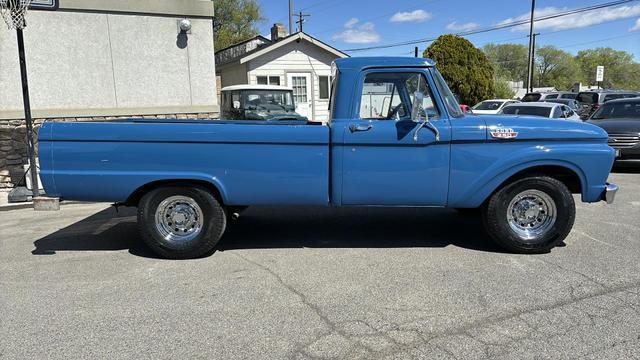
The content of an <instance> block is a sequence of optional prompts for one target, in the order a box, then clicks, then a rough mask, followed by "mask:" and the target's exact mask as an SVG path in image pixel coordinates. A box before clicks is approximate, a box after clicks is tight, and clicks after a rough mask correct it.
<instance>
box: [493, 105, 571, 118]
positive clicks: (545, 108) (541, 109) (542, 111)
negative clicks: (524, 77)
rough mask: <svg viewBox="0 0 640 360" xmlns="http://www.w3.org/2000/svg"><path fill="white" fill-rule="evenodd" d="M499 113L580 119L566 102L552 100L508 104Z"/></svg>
mask: <svg viewBox="0 0 640 360" xmlns="http://www.w3.org/2000/svg"><path fill="white" fill-rule="evenodd" d="M499 114H508V115H523V116H537V117H544V118H548V119H566V120H576V121H580V116H578V114H576V112H575V111H573V110H571V108H570V107H568V106H567V105H564V104H557V103H552V102H523V103H519V104H512V105H507V106H505V107H504V108H502V110H500V112H499Z"/></svg>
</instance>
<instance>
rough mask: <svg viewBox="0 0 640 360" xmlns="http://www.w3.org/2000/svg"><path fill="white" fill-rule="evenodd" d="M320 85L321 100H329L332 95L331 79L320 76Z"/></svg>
mask: <svg viewBox="0 0 640 360" xmlns="http://www.w3.org/2000/svg"><path fill="white" fill-rule="evenodd" d="M318 80H319V81H318V85H319V86H320V100H328V99H329V94H330V93H331V89H330V87H331V78H330V77H329V76H319V77H318Z"/></svg>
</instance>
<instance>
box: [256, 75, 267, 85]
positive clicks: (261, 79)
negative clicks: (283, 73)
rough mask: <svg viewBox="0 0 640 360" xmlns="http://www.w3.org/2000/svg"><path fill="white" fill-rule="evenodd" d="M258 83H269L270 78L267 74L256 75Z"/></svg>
mask: <svg viewBox="0 0 640 360" xmlns="http://www.w3.org/2000/svg"><path fill="white" fill-rule="evenodd" d="M256 81H257V82H258V85H269V78H268V77H266V76H256Z"/></svg>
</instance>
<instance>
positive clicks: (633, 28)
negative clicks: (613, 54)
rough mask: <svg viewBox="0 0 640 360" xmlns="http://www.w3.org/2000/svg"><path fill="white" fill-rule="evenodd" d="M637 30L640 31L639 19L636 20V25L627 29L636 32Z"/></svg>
mask: <svg viewBox="0 0 640 360" xmlns="http://www.w3.org/2000/svg"><path fill="white" fill-rule="evenodd" d="M638 30H640V19H638V20H636V24H635V25H633V27H632V28H631V29H629V31H638Z"/></svg>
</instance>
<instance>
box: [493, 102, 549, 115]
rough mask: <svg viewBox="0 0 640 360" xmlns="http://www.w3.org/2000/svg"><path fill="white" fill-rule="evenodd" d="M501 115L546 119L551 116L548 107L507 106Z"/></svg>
mask: <svg viewBox="0 0 640 360" xmlns="http://www.w3.org/2000/svg"><path fill="white" fill-rule="evenodd" d="M502 113H503V114H507V115H532V116H542V117H546V118H548V117H549V115H550V114H551V108H549V107H538V106H517V105H512V106H507V107H505V108H504V109H502Z"/></svg>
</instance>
